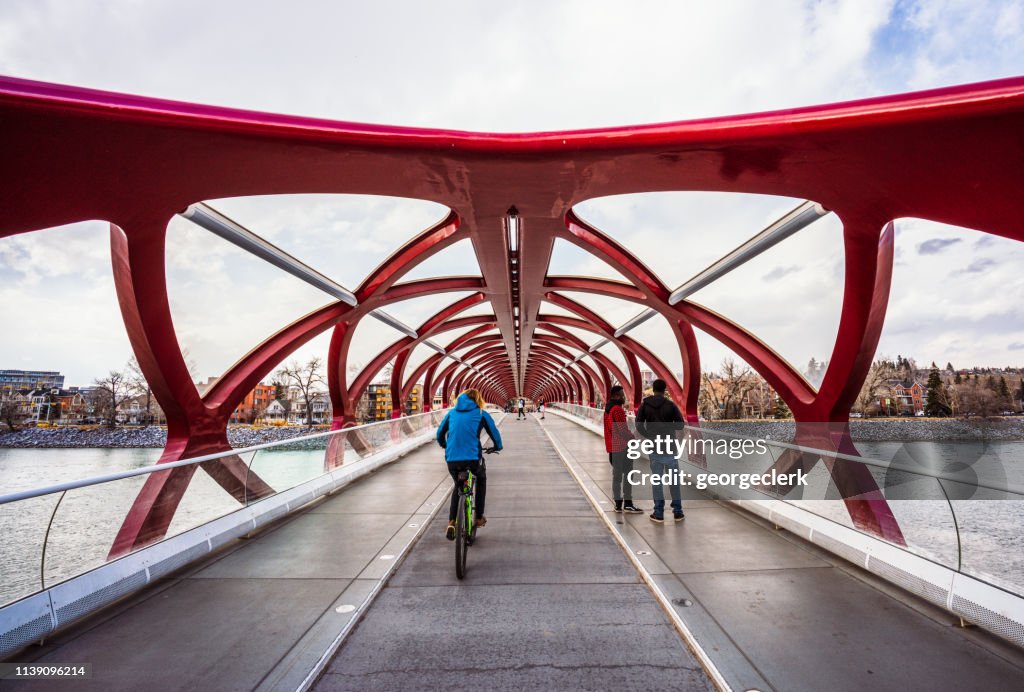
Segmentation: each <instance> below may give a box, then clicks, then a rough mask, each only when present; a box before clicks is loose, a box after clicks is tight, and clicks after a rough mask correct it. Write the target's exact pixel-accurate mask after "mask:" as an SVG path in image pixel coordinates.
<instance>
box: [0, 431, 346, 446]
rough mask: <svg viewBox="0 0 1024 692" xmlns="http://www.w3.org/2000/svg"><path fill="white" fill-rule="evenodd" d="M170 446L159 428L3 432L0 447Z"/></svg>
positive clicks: (253, 438) (247, 434) (245, 436)
mask: <svg viewBox="0 0 1024 692" xmlns="http://www.w3.org/2000/svg"><path fill="white" fill-rule="evenodd" d="M327 430H328V428H327V427H326V426H324V427H316V428H303V427H283V426H282V427H266V428H252V427H248V426H237V427H236V426H232V427H229V428H228V441H229V442H230V443H231V446H232V447H235V448H239V447H251V446H253V445H259V444H265V443H267V442H277V441H280V440H290V439H292V438H295V437H301V436H303V435H311V434H313V433H318V432H327ZM166 442H167V429H166V428H161V427H159V426H150V427H146V428H102V427H101V428H74V427H67V428H25V429H23V430H15V431H13V432H11V431H6V430H5V431H3V432H0V447H16V448H36V447H38V448H69V447H124V448H130V447H153V448H157V449H160V448H162V447H163V446H164V444H166ZM306 444H308V445H309V446H310V448H314V447H316V448H322V447H323V446H324V444H325V443H324V441H323V440H313V441H311V442H309V443H303V446H304V445H306Z"/></svg>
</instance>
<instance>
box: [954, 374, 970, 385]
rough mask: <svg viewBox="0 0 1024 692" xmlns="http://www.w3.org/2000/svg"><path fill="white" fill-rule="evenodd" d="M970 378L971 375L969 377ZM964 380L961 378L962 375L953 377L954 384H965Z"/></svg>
mask: <svg viewBox="0 0 1024 692" xmlns="http://www.w3.org/2000/svg"><path fill="white" fill-rule="evenodd" d="M968 377H970V375H968ZM963 381H964V378H962V377H960V373H957V374H956V375H954V376H953V384H963Z"/></svg>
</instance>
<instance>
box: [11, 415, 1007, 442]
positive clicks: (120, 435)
mask: <svg viewBox="0 0 1024 692" xmlns="http://www.w3.org/2000/svg"><path fill="white" fill-rule="evenodd" d="M703 425H705V426H707V427H709V428H717V429H719V430H723V431H725V432H731V433H734V434H736V435H744V436H747V437H754V438H757V437H760V438H769V439H773V440H790V439H792V438H793V432H794V429H795V424H794V423H793V422H792V421H776V420H750V421H706V422H704V423H703ZM326 430H327V428H326V427H318V428H301V427H266V428H253V427H248V426H232V427H229V428H228V440H229V441H230V442H231V446H233V447H251V446H253V445H258V444H265V443H267V442H277V441H279V440H290V439H293V438H296V437H301V436H303V435H309V434H311V433H316V432H326ZM850 432H851V434H852V435H853V439H854V440H855V441H862V442H923V441H931V442H942V441H948V442H954V441H966V440H993V441H994V440H1024V418H1020V417H1016V418H989V419H979V418H973V419H971V420H961V419H949V418H924V419H922V418H877V419H869V420H853V421H851V422H850ZM166 441H167V430H166V429H165V428H161V427H156V426H153V427H148V428H115V429H110V428H72V427H68V428H25V429H23V430H16V431H14V432H10V431H2V432H0V447H14V448H35V447H38V448H62V447H63V448H67V447H126V448H130V447H153V448H161V447H163V446H164V443H165V442H166ZM323 444H324V443H323V441H322V440H314V441H312V442H309V443H303V444H302V445H301V446H306V445H309V448H321V447H323Z"/></svg>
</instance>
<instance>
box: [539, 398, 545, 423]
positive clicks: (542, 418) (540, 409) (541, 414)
mask: <svg viewBox="0 0 1024 692" xmlns="http://www.w3.org/2000/svg"><path fill="white" fill-rule="evenodd" d="M537 410H538V411H540V419H541V420H544V400H543V399H541V400H540V402H539V403H538V404H537Z"/></svg>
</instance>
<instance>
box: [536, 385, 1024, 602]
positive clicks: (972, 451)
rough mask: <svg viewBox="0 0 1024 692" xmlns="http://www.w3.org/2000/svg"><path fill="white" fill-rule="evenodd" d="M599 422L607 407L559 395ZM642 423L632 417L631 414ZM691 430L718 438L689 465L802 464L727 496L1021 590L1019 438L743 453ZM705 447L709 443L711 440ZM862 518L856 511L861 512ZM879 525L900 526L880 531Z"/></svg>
mask: <svg viewBox="0 0 1024 692" xmlns="http://www.w3.org/2000/svg"><path fill="white" fill-rule="evenodd" d="M552 406H553V408H557V409H559V410H561V411H562V412H564V413H567V414H569V415H571V416H573V417H575V418H578V419H580V420H586V421H589V422H596V423H600V413H601V412H600V410H599V409H594V408H591V407H584V406H580V405H578V404H553V405H552ZM629 421H630V426H631V429H632V430H633V431H634V432H635V430H636V427H635V421H634V419H633V417H632V416H630V417H629ZM686 436H687V439H689V440H691V446H690V447H689V449H690V450H692V449H693V446H692V440H694V439H695V438H696V439H702V440H705V441H709V442H712V443H714V446H713V447H712V448H711V449H710V451H707V452H706V453H704V454H703V455H701V454H698V455H695V454H693V453H692V451H691V453H690V454H688V455H686V458H684V459H681V461H684V462H685V464H686V465H687V466H688V468H687V470H688V471H689V472H691V473H714V474H722V473H729V474H733V473H735V474H763V473H765V471H770V470H772V469H776V470H778V471H779V472H783V471H789V470H795V469H800V470H802V471H804V472H805V473H806V486H803V487H799V488H792V489H790V488H784V487H774V488H772V487H756V488H755V487H751V488H748V489H746V490H743V489H742V488H737V487H735V485H732V484H730V485H728V486H719V487H717V488H716V489H715V490H716V491H717V494H718V495H719V496H721V497H725V498H728V499H765V500H778V501H782V502H785V503H787V504H791V505H793V506H796V507H799V508H801V509H803V510H806V511H808V512H810V513H812V514H814V515H816V516H818V517H821V518H823V519H827V520H829V521H831V522H834V523H836V524H839V525H841V526H845V527H847V528H851V529H854V530H857V531H860V532H862V533H865V534H867V535H870V536H872V537H873V538H876V539H879V540H883V541H886V542H888V543H890V544H891V545H895V546H897V547H899V548H901V549H903V550H906V551H908V552H910V553H913V554H915V555H918V556H920V557H922V558H925V559H927V560H930V561H932V562H935V563H937V564H940V565H942V566H944V567H947V568H949V569H952V570H955V571H959V572H962V573H964V574H968V575H970V576H972V577H975V578H977V579H980V580H982V581H984V582H987V583H989V584H993V585H995V586H999V587H1000V588H1003V589H1006V590H1008V591H1011V592H1013V593H1017V594H1024V538H1022V535H1024V534H1022V532H1021V531H1020V527H1021V526H1024V502H1021V500H1024V463H1021V462H1022V459H1020V453H1021V449H1022V447H1021V443H991V442H984V443H982V442H979V443H958V444H957V445H945V446H943V445H938V444H936V443H916V442H910V443H898V442H897V443H882V444H874V445H870V446H869V449H870V450H871V452H872V453H874V454H878V453H879V452H881V453H883V454H884V455H885V457H886V458H888V459H889V460H888V461H883V460H881V459H877V458H869V457H858V456H851V455H846V454H839V453H835V452H827V451H823V450H818V449H813V448H807V447H798V446H797V445H794V444H791V443H788V442H780V441H777V440H767V439H765V440H764V445H765V446H766V448H767V449H766V450H764V451H756V452H747V453H744V454H742V455H740V456H738V457H737V456H736V455H729V454H728V453H722V452H721V451H720V450H719V448H718V446H717V445H718V444H719V443H720V442H724V443H726V444H728V442H729V441H730V440H739V441H741V440H744V439H746V440H750V439H754V438H751V437H749V436H744V435H741V434H737V433H736V432H732V431H725V430H718V429H715V428H708V427H698V426H688V428H687V432H686ZM705 449H707V448H705ZM854 517H856V520H855V519H854ZM880 524H888V525H889V526H890V527H891V526H893V525H895V526H896V527H898V530H896V531H892V530H891V528H890V529H889V530H887V531H886V530H880V528H879V525H880Z"/></svg>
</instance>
